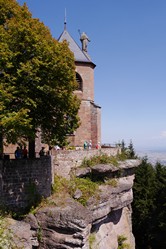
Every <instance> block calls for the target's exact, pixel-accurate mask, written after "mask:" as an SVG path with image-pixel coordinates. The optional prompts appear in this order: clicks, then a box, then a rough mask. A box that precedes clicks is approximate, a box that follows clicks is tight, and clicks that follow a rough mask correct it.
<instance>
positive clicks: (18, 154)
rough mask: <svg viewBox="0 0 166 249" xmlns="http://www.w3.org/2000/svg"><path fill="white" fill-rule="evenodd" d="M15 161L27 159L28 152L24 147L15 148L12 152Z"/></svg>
mask: <svg viewBox="0 0 166 249" xmlns="http://www.w3.org/2000/svg"><path fill="white" fill-rule="evenodd" d="M14 155H15V159H21V158H27V157H28V150H27V148H26V146H24V148H22V146H20V147H19V146H17V149H16V150H15V152H14Z"/></svg>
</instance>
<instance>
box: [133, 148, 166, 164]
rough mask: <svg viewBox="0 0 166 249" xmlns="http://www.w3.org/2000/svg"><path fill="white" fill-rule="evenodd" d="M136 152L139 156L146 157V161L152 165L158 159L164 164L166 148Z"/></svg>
mask: <svg viewBox="0 0 166 249" xmlns="http://www.w3.org/2000/svg"><path fill="white" fill-rule="evenodd" d="M136 154H137V155H138V156H140V157H145V156H147V157H148V161H149V162H150V163H152V164H153V165H155V164H156V162H157V161H159V162H160V163H161V164H162V165H165V166H166V150H165V151H163V150H138V151H136Z"/></svg>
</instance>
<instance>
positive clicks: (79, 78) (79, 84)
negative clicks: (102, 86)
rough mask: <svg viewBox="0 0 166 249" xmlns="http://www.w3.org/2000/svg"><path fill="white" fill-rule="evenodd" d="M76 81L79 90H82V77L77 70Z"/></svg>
mask: <svg viewBox="0 0 166 249" xmlns="http://www.w3.org/2000/svg"><path fill="white" fill-rule="evenodd" d="M76 81H77V83H78V88H77V90H79V91H82V78H81V76H80V75H79V74H78V73H77V72H76Z"/></svg>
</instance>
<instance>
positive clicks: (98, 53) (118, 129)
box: [18, 0, 166, 149]
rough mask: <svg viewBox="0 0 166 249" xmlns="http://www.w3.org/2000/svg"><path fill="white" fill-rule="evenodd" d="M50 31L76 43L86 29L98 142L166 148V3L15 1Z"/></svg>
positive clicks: (147, 0) (163, 0)
mask: <svg viewBox="0 0 166 249" xmlns="http://www.w3.org/2000/svg"><path fill="white" fill-rule="evenodd" d="M18 2H19V3H20V4H21V5H22V4H23V3H24V2H26V3H27V6H28V7H29V9H30V11H31V12H32V14H33V17H37V18H39V19H40V20H41V21H42V22H44V24H45V25H46V26H48V27H49V29H50V31H51V33H52V35H53V37H54V38H56V39H57V38H58V37H59V36H60V34H61V33H62V31H63V28H64V16H65V9H66V13H67V30H68V32H69V33H70V35H71V36H72V37H73V38H74V39H75V41H76V42H77V43H78V44H79V45H80V41H79V33H78V30H80V31H81V32H83V31H85V32H86V33H87V35H88V36H89V38H90V40H91V42H90V43H89V45H88V53H89V55H90V56H91V59H92V61H93V62H94V63H95V64H96V68H95V103H96V104H99V105H100V106H101V107H102V120H101V121H102V143H116V142H119V141H121V140H122V139H124V140H125V142H126V144H128V143H129V142H130V139H131V140H132V142H133V144H134V147H135V148H136V149H143V148H149V149H151V148H153V149H158V148H161V149H166V0H103V1H96V0H84V1H80V0H60V1H59V0H18Z"/></svg>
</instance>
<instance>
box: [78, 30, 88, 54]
mask: <svg viewBox="0 0 166 249" xmlns="http://www.w3.org/2000/svg"><path fill="white" fill-rule="evenodd" d="M80 41H81V43H82V51H84V52H87V51H88V50H87V46H88V42H90V40H89V38H88V36H87V34H86V33H85V32H83V33H82V34H81V37H80Z"/></svg>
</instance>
